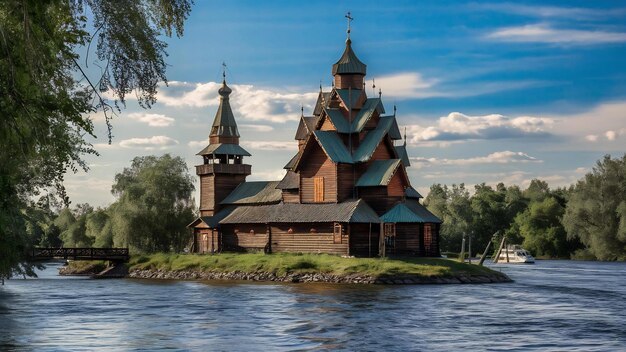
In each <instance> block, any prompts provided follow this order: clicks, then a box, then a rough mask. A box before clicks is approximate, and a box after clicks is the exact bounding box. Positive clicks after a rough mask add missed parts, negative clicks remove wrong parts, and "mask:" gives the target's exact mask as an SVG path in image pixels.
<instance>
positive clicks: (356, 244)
mask: <svg viewBox="0 0 626 352" xmlns="http://www.w3.org/2000/svg"><path fill="white" fill-rule="evenodd" d="M371 231H372V232H371V236H370V224H350V255H354V256H358V257H368V256H370V254H371V256H373V257H375V256H377V255H378V244H379V239H378V236H379V233H380V224H372V227H371Z"/></svg>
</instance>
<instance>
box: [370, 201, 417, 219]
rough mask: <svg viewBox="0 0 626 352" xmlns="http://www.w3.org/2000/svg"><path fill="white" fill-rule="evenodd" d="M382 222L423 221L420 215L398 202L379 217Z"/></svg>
mask: <svg viewBox="0 0 626 352" xmlns="http://www.w3.org/2000/svg"><path fill="white" fill-rule="evenodd" d="M380 221H382V222H424V221H423V219H422V218H421V217H419V216H418V215H417V214H415V213H414V212H413V211H411V209H409V208H408V207H407V206H406V205H404V203H398V204H396V206H395V207H393V208H391V210H389V211H388V212H386V213H385V214H383V215H382V216H381V217H380Z"/></svg>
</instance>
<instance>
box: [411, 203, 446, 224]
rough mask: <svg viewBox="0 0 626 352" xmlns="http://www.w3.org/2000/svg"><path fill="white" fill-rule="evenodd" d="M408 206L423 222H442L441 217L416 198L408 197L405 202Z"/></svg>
mask: <svg viewBox="0 0 626 352" xmlns="http://www.w3.org/2000/svg"><path fill="white" fill-rule="evenodd" d="M405 204H406V206H407V207H408V208H409V209H411V211H412V212H413V213H415V215H417V216H419V217H420V218H421V219H422V222H434V223H442V222H443V221H441V219H439V218H438V217H437V216H435V215H434V214H433V213H431V212H430V211H429V210H428V209H426V208H425V207H424V206H423V205H421V204H420V202H419V201H418V200H415V199H407V200H406V202H405Z"/></svg>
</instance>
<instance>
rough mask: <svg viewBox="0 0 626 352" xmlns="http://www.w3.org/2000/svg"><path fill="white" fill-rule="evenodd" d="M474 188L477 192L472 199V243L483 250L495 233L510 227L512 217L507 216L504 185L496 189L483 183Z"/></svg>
mask: <svg viewBox="0 0 626 352" xmlns="http://www.w3.org/2000/svg"><path fill="white" fill-rule="evenodd" d="M474 189H475V193H474V196H473V197H472V199H471V209H472V213H473V217H472V220H473V222H472V225H471V232H472V236H473V237H472V238H473V240H472V243H474V244H475V246H474V248H477V249H481V250H482V248H485V247H486V246H487V243H488V242H489V240H490V239H491V237H492V236H493V234H494V233H496V232H497V231H503V230H506V229H508V228H509V226H510V223H511V220H512V219H509V218H508V217H507V211H506V203H505V199H506V192H505V190H504V189H503V188H502V187H500V189H499V191H495V190H494V189H493V188H492V187H491V186H487V185H486V184H484V183H483V184H479V185H476V186H474Z"/></svg>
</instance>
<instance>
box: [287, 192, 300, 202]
mask: <svg viewBox="0 0 626 352" xmlns="http://www.w3.org/2000/svg"><path fill="white" fill-rule="evenodd" d="M283 202H284V203H300V191H299V190H297V189H284V190H283Z"/></svg>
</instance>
